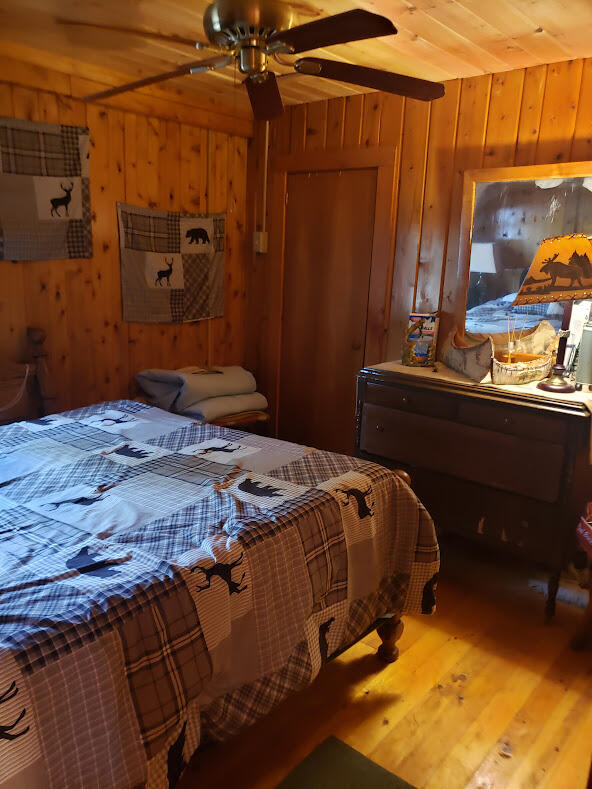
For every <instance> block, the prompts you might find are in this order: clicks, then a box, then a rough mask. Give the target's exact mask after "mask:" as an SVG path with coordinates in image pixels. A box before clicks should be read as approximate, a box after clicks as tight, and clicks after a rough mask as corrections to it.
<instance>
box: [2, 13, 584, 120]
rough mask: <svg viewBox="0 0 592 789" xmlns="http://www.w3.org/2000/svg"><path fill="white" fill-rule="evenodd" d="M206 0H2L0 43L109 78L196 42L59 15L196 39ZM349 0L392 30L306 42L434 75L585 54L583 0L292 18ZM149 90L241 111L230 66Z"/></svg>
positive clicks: (186, 56)
mask: <svg viewBox="0 0 592 789" xmlns="http://www.w3.org/2000/svg"><path fill="white" fill-rule="evenodd" d="M207 4H208V0H142V2H141V3H139V2H138V0H95V2H93V3H82V2H80V0H3V2H2V5H1V7H0V54H4V55H5V56H9V57H12V58H15V59H18V60H25V61H29V62H32V63H35V64H36V65H45V66H47V67H51V68H54V69H57V70H58V71H64V72H66V73H69V72H72V71H75V72H78V73H79V74H80V75H81V76H84V77H88V78H89V79H94V80H95V81H98V82H103V83H105V84H119V83H120V82H125V81H126V80H128V79H137V78H140V77H144V76H148V75H152V74H156V73H159V72H162V71H167V70H170V69H172V68H175V67H176V66H178V65H180V64H182V63H183V62H187V61H189V60H195V59H198V58H199V54H198V53H196V51H195V49H194V48H192V47H191V46H190V45H189V44H188V43H178V42H174V41H161V40H155V39H149V38H144V37H142V36H141V35H135V34H133V33H122V32H118V31H116V30H97V29H93V28H92V27H84V26H74V25H67V24H64V23H63V21H60V20H69V21H77V22H92V23H98V24H102V25H108V26H114V27H128V28H136V29H141V30H145V31H150V32H159V33H165V34H171V35H175V34H176V35H177V36H182V37H188V38H190V39H195V40H199V41H204V40H205V36H204V33H203V28H202V15H203V11H204V9H205V8H206V6H207ZM360 6H361V7H363V8H366V9H367V10H370V11H375V12H378V13H381V14H384V15H385V16H388V17H389V18H391V19H392V20H393V21H394V23H395V25H396V26H397V28H398V30H399V33H398V35H397V36H392V37H389V38H386V39H375V40H373V41H369V42H359V43H355V44H349V45H343V46H336V47H332V48H331V49H327V50H325V51H322V50H320V51H319V52H318V53H317V54H321V55H323V56H328V57H332V58H335V59H338V60H345V61H348V62H351V63H358V64H362V65H372V66H375V67H378V68H383V69H387V70H391V71H397V72H400V73H404V74H410V75H412V76H417V77H423V78H426V79H433V80H447V79H452V78H456V77H468V76H475V75H478V74H483V73H490V72H500V71H505V70H509V69H514V68H522V67H525V66H533V65H537V64H540V63H549V62H554V61H561V60H568V59H571V58H575V57H588V56H590V55H592V3H591V2H590V0H495V2H490V0H374V2H370V1H368V2H363V0H362V2H358V3H354V2H351V1H350V0H323V2H321V0H296V1H295V3H294V4H293V11H294V23H295V24H301V23H303V22H306V21H310V20H311V19H314V18H317V17H319V16H325V15H330V14H334V13H339V12H341V11H345V10H348V9H349V8H353V7H360ZM274 69H275V70H276V71H277V72H278V73H279V72H282V71H286V70H288V69H286V68H283V67H281V66H277V67H276V66H275V64H274ZM280 82H281V91H282V96H283V99H284V102H285V103H286V104H299V103H303V102H310V101H317V100H319V99H324V98H330V97H333V96H337V95H349V94H351V93H356V92H365V91H364V90H363V89H360V90H359V91H358V90H356V89H355V88H352V87H351V86H345V85H342V84H340V83H333V82H329V81H327V80H322V79H315V78H312V77H304V76H301V75H298V76H294V77H291V78H290V79H285V80H281V81H280ZM149 90H150V89H149ZM152 90H153V91H154V90H155V88H152ZM157 90H159V92H160V91H162V93H163V94H166V93H167V92H168V93H169V95H170V94H171V93H173V94H174V95H175V96H176V98H177V100H179V97H181V98H182V99H183V100H184V101H185V102H186V103H192V101H195V102H196V103H198V104H201V105H202V106H203V102H204V100H207V101H209V103H210V105H211V106H212V107H216V108H218V109H219V110H222V111H225V112H227V113H229V114H233V115H237V116H246V115H249V113H250V111H249V106H248V101H247V98H246V93H245V91H244V89H242V88H241V86H240V75H239V74H237V73H235V69H234V67H232V66H230V67H227V68H225V69H223V70H221V71H216V72H210V73H206V74H199V75H193V76H186V77H182V78H179V79H176V80H171V81H170V82H168V83H164V85H163V86H162V88H158V89H157Z"/></svg>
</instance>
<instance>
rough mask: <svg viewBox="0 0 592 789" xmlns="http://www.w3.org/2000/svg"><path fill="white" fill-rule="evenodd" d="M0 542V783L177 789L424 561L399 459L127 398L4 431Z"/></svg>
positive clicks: (425, 581)
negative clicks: (383, 460)
mask: <svg viewBox="0 0 592 789" xmlns="http://www.w3.org/2000/svg"><path fill="white" fill-rule="evenodd" d="M0 540H1V541H0V562H1V565H0V765H1V771H0V789H9V788H10V789H25V788H26V789H29V788H30V787H35V789H41V788H42V787H85V789H89V788H90V787H97V788H98V787H101V789H106V788H107V787H121V788H122V789H130V787H144V786H145V787H148V789H152V787H154V788H155V789H164V787H172V786H174V785H175V783H176V782H177V780H178V779H179V777H180V776H181V774H182V772H183V770H184V768H185V766H186V765H187V763H188V761H189V759H190V758H191V756H192V754H193V753H194V752H195V750H196V749H197V748H198V746H200V744H203V743H205V742H208V741H212V740H222V739H225V738H227V737H230V736H232V735H233V734H235V733H236V732H238V731H239V730H240V729H241V728H242V727H243V726H246V725H248V724H250V723H251V722H252V721H254V720H255V719H257V718H258V717H260V716H262V715H264V714H266V713H267V712H268V711H269V710H270V709H272V708H273V707H274V706H275V705H276V704H278V703H279V702H280V701H281V700H282V699H284V698H285V697H286V696H288V695H289V694H291V693H293V692H295V691H297V690H298V689H299V688H301V687H303V686H304V685H306V684H308V683H310V682H311V681H312V680H313V679H314V677H315V676H316V675H317V673H318V672H319V669H320V668H321V666H322V664H323V663H324V662H326V661H327V660H330V659H331V658H332V657H333V656H334V655H336V654H337V653H339V652H340V651H341V650H343V649H344V648H346V647H347V646H348V645H350V644H352V643H353V642H355V641H356V640H357V639H358V638H359V637H360V636H361V635H362V634H364V633H366V632H368V630H369V628H371V627H372V626H373V624H376V622H377V621H382V623H383V624H382V625H381V630H379V632H381V631H382V633H383V635H384V639H385V644H384V645H383V646H385V648H386V653H387V654H386V656H387V657H388V656H389V655H390V656H391V657H394V654H395V653H394V647H393V644H392V640H393V638H394V637H395V636H396V634H397V632H398V630H399V629H400V627H399V626H398V624H397V623H398V621H399V617H400V615H401V614H402V613H405V612H408V613H416V612H423V613H431V612H432V610H433V607H434V602H435V597H434V590H435V583H436V579H437V572H438V561H439V554H438V545H437V542H436V537H435V533H434V528H433V524H432V522H431V520H430V518H429V516H428V514H427V513H426V511H425V509H424V508H423V507H422V505H421V504H420V502H419V501H418V500H417V498H416V497H415V495H414V494H413V492H412V491H411V490H410V488H409V487H408V486H407V485H406V484H405V483H404V482H403V481H402V480H401V479H399V478H398V477H397V475H396V474H395V473H394V472H392V471H389V470H388V469H386V468H383V467H381V466H378V465H375V464H372V463H369V462H366V461H362V460H359V459H355V458H351V457H346V456H341V455H334V454H331V453H328V452H323V451H316V450H312V449H310V448H307V447H302V446H298V445H295V444H290V443H287V442H282V441H277V440H274V439H269V438H265V437H262V436H258V435H251V434H247V433H242V432H239V431H235V430H229V429H225V428H220V427H217V426H214V425H203V424H198V423H196V422H194V421H192V420H189V419H187V418H184V417H180V416H177V415H173V414H170V413H167V412H165V411H161V410H159V409H156V408H153V407H150V406H147V405H145V404H142V403H137V402H131V401H117V402H110V403H102V404H99V405H94V406H91V407H88V408H82V409H79V410H76V411H70V412H65V413H63V414H56V415H51V416H48V417H42V418H40V419H36V420H32V421H29V422H20V423H15V424H11V425H7V426H5V427H2V428H0ZM385 616H386V617H388V616H391V618H390V619H388V618H387V619H381V617H385Z"/></svg>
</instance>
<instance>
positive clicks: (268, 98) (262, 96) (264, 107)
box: [245, 71, 284, 121]
mask: <svg viewBox="0 0 592 789" xmlns="http://www.w3.org/2000/svg"><path fill="white" fill-rule="evenodd" d="M245 85H246V86H247V93H248V94H249V100H250V102H251V107H252V108H253V115H254V116H255V118H256V119H257V120H258V121H270V120H273V118H278V117H279V116H280V115H281V114H282V112H283V111H284V105H283V104H282V97H281V96H280V90H279V88H278V85H277V80H276V78H275V74H274V73H273V71H267V72H266V76H265V79H254V78H253V77H247V78H246V80H245Z"/></svg>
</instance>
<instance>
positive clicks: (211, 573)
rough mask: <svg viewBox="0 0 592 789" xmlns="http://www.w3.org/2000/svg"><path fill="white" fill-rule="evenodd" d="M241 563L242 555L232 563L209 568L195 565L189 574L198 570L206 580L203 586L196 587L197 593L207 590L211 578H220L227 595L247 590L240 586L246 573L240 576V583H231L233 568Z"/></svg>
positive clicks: (221, 563) (214, 565) (217, 563)
mask: <svg viewBox="0 0 592 789" xmlns="http://www.w3.org/2000/svg"><path fill="white" fill-rule="evenodd" d="M242 562H243V554H242V553H241V555H240V556H239V557H238V559H235V560H234V561H233V562H229V563H225V562H216V563H215V564H213V565H212V566H211V567H203V566H202V565H200V564H196V565H195V567H193V568H192V570H191V572H192V573H193V572H195V571H196V570H199V571H200V572H201V573H203V574H204V576H205V579H206V584H205V586H198V587H197V591H198V592H201V591H202V590H203V589H209V588H210V586H211V585H212V578H220V579H221V580H222V581H224V583H225V584H226V586H228V593H229V594H240V593H241V592H244V590H245V589H248V586H247V585H246V584H245V585H244V586H241V584H242V582H243V581H244V580H245V575H246V573H243V574H242V576H241V579H240V581H233V580H232V571H233V570H234V568H235V567H239V566H240V565H241V564H242Z"/></svg>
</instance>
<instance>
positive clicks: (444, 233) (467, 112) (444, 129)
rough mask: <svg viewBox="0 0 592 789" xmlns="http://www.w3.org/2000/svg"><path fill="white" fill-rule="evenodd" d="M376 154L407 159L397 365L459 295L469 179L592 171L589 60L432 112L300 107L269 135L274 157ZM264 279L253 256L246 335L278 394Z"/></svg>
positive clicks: (476, 87)
mask: <svg viewBox="0 0 592 789" xmlns="http://www.w3.org/2000/svg"><path fill="white" fill-rule="evenodd" d="M263 134H264V129H263V127H262V126H259V127H258V128H257V129H256V137H255V140H254V141H253V157H252V159H253V162H252V175H251V177H250V181H249V183H250V190H249V191H250V194H252V195H253V196H254V197H255V204H254V205H255V208H253V206H250V208H251V210H256V205H258V203H259V195H260V193H261V189H262V185H261V179H260V172H261V166H260V162H261V157H262V139H263ZM373 145H398V146H399V150H400V177H399V199H398V213H397V217H396V245H395V264H394V275H393V287H392V296H391V312H390V332H389V338H388V343H386V344H385V352H384V354H383V355H384V357H385V358H391V359H394V358H400V347H401V338H402V332H403V327H404V326H405V325H406V321H407V316H408V314H409V312H410V311H411V310H412V309H417V310H422V311H431V310H436V309H442V310H447V309H450V302H451V297H452V294H453V293H454V291H455V289H456V287H457V286H458V283H457V281H456V272H455V264H456V261H457V255H458V240H459V221H460V206H461V197H462V179H463V172H464V171H465V170H467V169H474V168H481V167H499V166H512V165H526V164H544V163H549V162H556V161H581V160H592V59H587V60H581V59H580V60H573V61H567V62H562V63H555V64H550V65H543V66H535V67H532V68H526V69H517V70H514V71H507V72H504V73H500V74H493V75H484V76H478V77H471V78H467V79H462V80H454V81H450V82H448V83H446V96H445V97H444V98H443V99H440V100H438V101H435V102H433V103H432V104H426V103H423V102H418V101H413V100H409V99H403V98H399V97H396V96H390V95H387V94H381V93H369V94H366V95H365V96H350V97H348V98H337V99H331V100H329V101H322V102H316V103H313V104H308V105H298V106H296V107H294V108H292V109H290V110H288V111H287V112H286V113H285V114H284V116H283V117H282V118H281V119H279V120H278V121H276V122H274V123H273V124H272V127H271V146H272V155H273V152H275V151H277V152H279V153H290V152H296V151H302V150H304V151H306V150H318V149H324V150H331V149H334V148H351V147H360V146H362V147H365V146H373ZM258 176H259V179H258ZM360 209H361V210H363V206H360ZM255 220H256V221H257V222H259V221H260V217H259V216H256V217H255ZM319 265H322V261H319ZM265 272H266V261H265V256H260V255H256V256H254V258H253V260H252V263H251V266H250V269H249V282H248V289H249V293H250V296H249V300H250V301H252V303H253V304H256V305H257V319H256V320H254V321H253V322H252V323H251V324H250V325H249V329H250V334H249V343H248V349H249V352H248V359H249V363H250V364H251V366H252V368H253V369H254V371H255V373H256V374H257V375H258V377H259V378H260V379H261V381H262V382H263V381H264V382H265V385H266V386H269V385H270V384H271V382H272V381H273V379H274V376H276V375H277V371H276V369H275V367H276V363H275V360H270V359H267V358H265V357H264V356H263V355H262V354H261V352H260V350H259V349H261V348H264V347H265V344H264V343H263V342H262V341H261V338H262V337H264V336H265V334H266V333H270V332H279V331H280V330H281V314H280V308H279V300H278V298H277V294H276V293H270V292H269V291H268V289H266V277H265ZM303 319H304V318H303ZM372 361H375V360H372Z"/></svg>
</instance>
